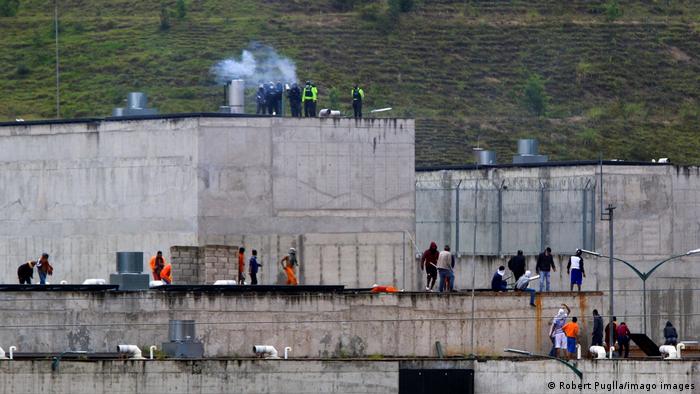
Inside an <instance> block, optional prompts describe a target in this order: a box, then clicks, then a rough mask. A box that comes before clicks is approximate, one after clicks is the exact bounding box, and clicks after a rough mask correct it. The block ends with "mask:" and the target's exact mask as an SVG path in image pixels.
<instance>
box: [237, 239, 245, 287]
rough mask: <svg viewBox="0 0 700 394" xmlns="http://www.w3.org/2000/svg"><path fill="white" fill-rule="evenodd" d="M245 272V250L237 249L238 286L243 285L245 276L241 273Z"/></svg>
mask: <svg viewBox="0 0 700 394" xmlns="http://www.w3.org/2000/svg"><path fill="white" fill-rule="evenodd" d="M244 270H245V248H238V284H239V285H242V284H244V283H245V276H243V272H244Z"/></svg>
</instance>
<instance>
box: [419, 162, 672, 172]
mask: <svg viewBox="0 0 700 394" xmlns="http://www.w3.org/2000/svg"><path fill="white" fill-rule="evenodd" d="M601 164H602V165H605V166H670V165H674V164H673V163H652V162H650V161H626V160H602V161H601V160H575V161H548V162H544V163H520V164H513V163H503V164H490V165H480V164H458V165H443V166H421V167H416V172H430V171H460V170H462V171H471V170H483V169H489V168H521V167H527V168H531V167H573V166H592V165H595V166H597V165H601Z"/></svg>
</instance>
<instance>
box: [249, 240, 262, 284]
mask: <svg viewBox="0 0 700 394" xmlns="http://www.w3.org/2000/svg"><path fill="white" fill-rule="evenodd" d="M259 267H262V264H260V263H258V251H257V250H255V249H253V257H251V258H250V260H248V271H249V272H248V273H249V274H250V284H251V285H257V284H258V268H259Z"/></svg>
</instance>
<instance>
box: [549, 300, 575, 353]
mask: <svg viewBox="0 0 700 394" xmlns="http://www.w3.org/2000/svg"><path fill="white" fill-rule="evenodd" d="M561 306H563V307H564V308H566V310H564V308H560V309H559V311H558V312H557V314H556V316H554V318H553V319H552V325H551V326H550V328H549V337H550V338H553V341H552V342H553V344H554V347H553V348H552V351H550V352H549V355H550V356H552V357H559V358H563V356H564V355H565V351H566V345H567V343H566V342H567V341H566V334H564V330H563V327H564V324H566V318H567V317H568V316H569V314H570V313H571V309H570V308H569V307H568V306H567V305H566V304H561Z"/></svg>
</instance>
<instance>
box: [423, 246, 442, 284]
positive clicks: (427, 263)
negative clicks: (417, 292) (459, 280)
mask: <svg viewBox="0 0 700 394" xmlns="http://www.w3.org/2000/svg"><path fill="white" fill-rule="evenodd" d="M439 256H440V252H438V247H437V244H436V243H435V242H431V243H430V248H428V250H426V251H425V252H423V256H422V257H421V259H420V270H421V271H423V270H425V273H426V275H427V279H426V283H425V291H433V287H435V280H436V279H437V261H438V257H439Z"/></svg>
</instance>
